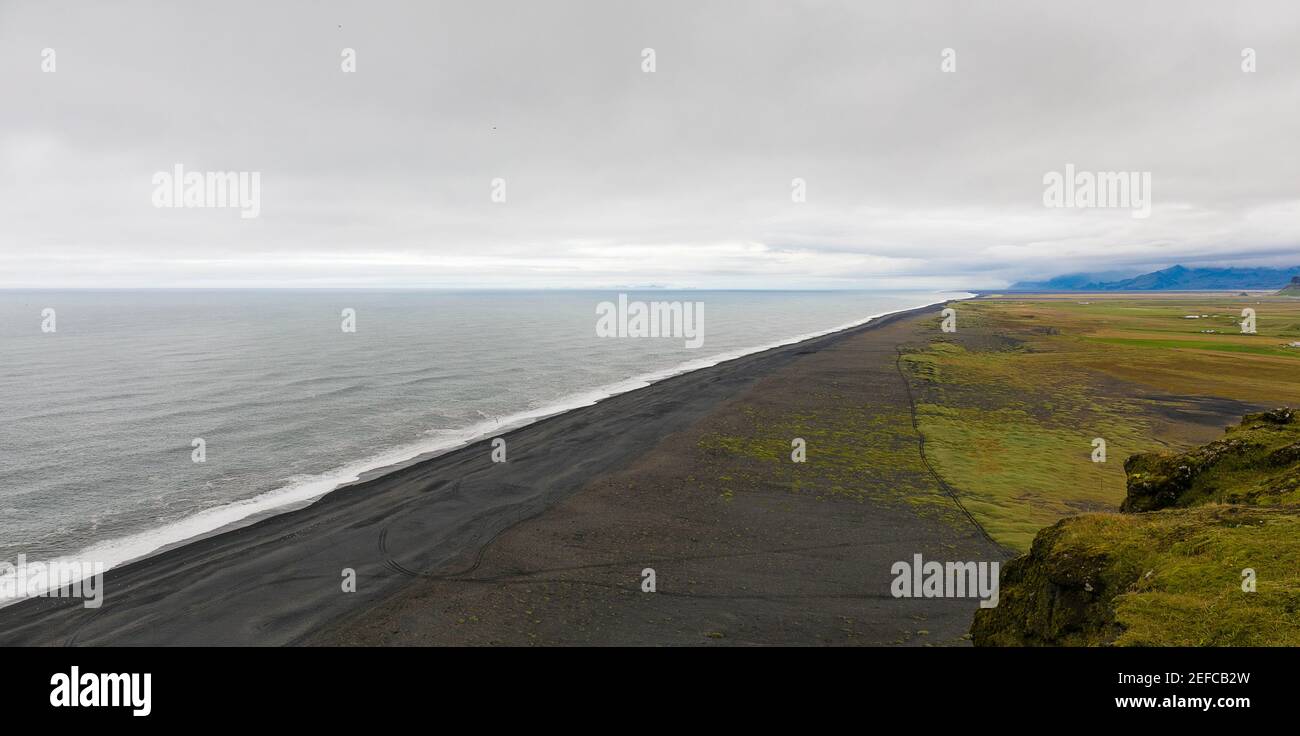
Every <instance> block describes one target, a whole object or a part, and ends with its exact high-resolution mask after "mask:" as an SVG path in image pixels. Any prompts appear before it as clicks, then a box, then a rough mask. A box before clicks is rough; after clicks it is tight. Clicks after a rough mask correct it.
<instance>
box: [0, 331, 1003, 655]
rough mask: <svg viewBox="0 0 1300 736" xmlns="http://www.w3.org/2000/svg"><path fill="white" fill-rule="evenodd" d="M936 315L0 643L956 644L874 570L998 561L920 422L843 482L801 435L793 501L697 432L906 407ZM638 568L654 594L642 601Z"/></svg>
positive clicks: (297, 531) (579, 425)
mask: <svg viewBox="0 0 1300 736" xmlns="http://www.w3.org/2000/svg"><path fill="white" fill-rule="evenodd" d="M937 309H938V307H928V308H924V309H921V310H914V311H912V312H908V313H901V314H897V315H892V316H889V317H885V318H881V319H878V320H875V321H873V322H871V323H869V324H867V325H863V326H860V327H856V328H852V329H849V330H845V331H842V332H839V333H835V334H832V335H827V336H823V337H819V338H814V339H812V340H808V341H805V342H802V343H798V344H795V345H789V346H785V347H781V348H776V349H773V350H769V351H765V352H763V353H757V354H754V355H750V356H746V357H743V358H739V359H736V360H732V361H729V362H726V363H723V364H720V365H718V366H714V367H711V368H707V369H703V370H699V371H695V372H692V373H689V374H685V375H682V376H677V377H674V378H671V379H668V380H664V381H662V382H659V383H657V384H654V385H652V386H650V387H647V388H644V389H640V390H637V391H633V392H629V393H626V394H622V395H620V396H615V397H612V398H609V399H607V400H604V401H601V402H600V403H598V404H596V405H594V406H590V407H585V408H581V409H577V410H574V411H570V412H566V413H564V414H561V415H558V416H555V417H552V418H549V419H546V420H544V421H541V422H538V423H536V424H533V425H531V426H528V427H524V428H521V429H518V430H516V431H513V432H510V433H509V434H507V435H505V437H506V440H507V443H508V453H509V455H508V457H509V461H508V462H506V463H493V462H491V459H490V452H491V447H490V446H489V444H488V442H486V441H485V442H480V443H476V444H474V445H471V446H468V447H465V448H462V449H459V450H457V451H454V452H451V453H448V454H446V455H443V456H440V457H437V458H433V459H430V460H427V461H424V462H421V463H417V464H414V465H411V466H409V467H405V468H402V469H400V470H395V471H394V472H391V473H389V474H386V475H383V476H381V477H378V478H374V479H370V480H366V481H362V482H358V483H355V484H352V485H350V486H347V487H345V488H342V489H340V490H337V491H335V492H333V493H330V494H328V495H327V496H325V497H323V498H322V499H320V500H319V501H317V502H316V503H314V504H312V505H311V506H308V507H306V508H303V509H300V510H297V511H292V512H288V513H285V514H281V515H278V516H274V517H271V518H268V519H265V520H263V521H260V522H258V523H256V524H253V525H250V526H247V527H244V528H240V529H236V530H233V531H229V532H225V533H222V534H219V535H216V536H213V537H209V538H206V539H202V540H199V541H196V542H193V543H190V544H187V545H184V546H181V547H178V548H176V549H173V550H170V551H167V552H164V553H161V554H158V555H156V556H153V557H150V558H147V559H145V560H141V561H138V562H135V563H132V564H129V565H126V566H123V567H121V568H119V569H116V570H112V571H110V572H109V573H108V574H107V575H106V580H105V591H106V595H105V601H104V604H103V606H102V607H101V608H99V609H92V610H88V609H84V608H83V607H82V606H81V602H80V601H79V600H70V599H49V598H40V599H33V600H28V601H24V602H22V603H19V604H16V605H13V606H9V607H7V608H4V609H0V644H5V645H182V644H184V645H213V644H216V645H284V644H303V643H312V644H340V643H342V644H351V643H359V644H490V643H491V644H534V643H555V644H701V643H719V644H759V643H777V644H823V643H861V644H891V643H899V644H909V643H910V644H930V643H933V644H954V643H963V642H964V636H965V633H966V631H967V629H968V627H969V624H970V620H971V615H972V612H973V611H974V609H975V607H976V605H977V603H976V601H974V600H955V601H954V600H925V599H915V600H900V599H895V598H893V597H891V596H890V594H889V583H890V581H891V579H892V576H891V574H890V567H891V565H892V564H893V563H894V562H896V561H900V560H910V559H912V556H913V555H914V554H916V553H920V554H922V555H924V556H925V557H926V558H927V559H939V560H997V559H1004V558H1005V557H1006V556H1007V555H1006V553H1005V551H1004V550H1002V549H1001V548H999V547H997V546H996V545H993V544H992V543H991V542H989V541H988V540H987V539H986V538H985V537H984V536H983V534H982V533H981V530H980V529H978V528H977V527H975V526H974V525H972V524H971V523H970V521H969V520H967V519H966V518H965V516H964V515H963V514H962V513H961V510H960V508H959V507H958V505H957V504H956V503H954V502H953V499H952V498H951V496H950V495H949V494H948V489H945V488H943V487H941V485H940V484H939V483H937V482H936V481H935V479H934V478H933V477H932V476H930V475H929V474H928V472H927V471H926V469H925V468H924V466H923V464H921V463H920V461H919V460H920V458H919V453H918V452H917V445H916V437H915V436H914V435H913V436H899V437H894V438H890V439H889V442H890V443H891V444H892V446H894V447H896V448H898V451H899V452H903V453H910V455H909V456H910V457H913V458H914V459H915V461H916V462H914V463H908V464H904V465H902V466H896V467H890V468H888V469H887V470H882V471H881V472H880V473H878V474H872V473H871V472H870V470H869V469H868V471H867V472H865V473H863V474H862V476H861V477H860V478H858V479H856V480H855V485H859V486H860V487H855V488H851V489H849V491H848V492H846V491H845V489H844V488H843V487H841V486H842V484H841V486H836V487H830V486H827V487H819V486H818V485H817V484H818V482H819V481H818V474H817V470H816V469H817V452H818V447H817V445H816V444H815V443H814V444H812V445H810V447H809V451H808V454H809V462H808V464H807V467H808V469H809V473H808V479H809V484H810V485H809V486H808V487H806V488H805V489H803V490H801V491H800V492H798V493H790V492H787V491H783V490H780V489H777V488H774V487H768V486H767V485H765V482H764V481H763V479H762V478H761V477H757V476H752V477H751V478H750V479H749V480H747V481H745V482H744V483H743V484H741V485H743V486H744V487H743V488H737V489H733V488H731V485H734V484H733V483H731V481H729V480H725V479H728V478H731V477H732V476H730V475H728V474H727V472H729V471H727V472H716V471H718V463H720V462H722V463H733V464H737V469H738V470H741V471H743V470H744V468H743V467H742V466H743V465H744V464H745V462H746V460H745V459H744V458H725V457H720V456H719V455H718V453H717V452H716V451H714V450H712V449H710V448H709V446H708V443H707V442H703V440H704V438H707V437H708V436H712V435H714V434H717V432H718V430H719V429H726V430H727V431H728V432H731V433H732V434H735V433H736V432H744V431H747V428H748V429H753V425H754V420H753V411H755V407H757V410H761V411H766V410H770V411H781V412H789V411H798V412H804V413H816V412H818V411H821V410H825V409H834V408H838V407H844V406H849V405H852V406H859V407H863V408H864V409H865V411H867V412H868V414H869V413H870V412H873V411H887V412H905V411H908V408H909V401H910V399H909V396H908V393H907V390H906V385H905V384H904V382H903V380H902V378H901V377H900V375H899V373H898V372H897V370H896V366H895V361H896V356H897V352H896V349H897V346H898V345H900V344H902V343H905V342H907V341H909V340H913V339H915V337H916V335H917V331H918V330H919V329H931V328H932V327H933V326H932V325H929V324H928V323H924V324H925V327H924V328H922V327H921V326H922V324H923V322H922V319H923V317H924V318H927V319H928V317H929V316H931V315H933V314H934V313H935V312H936V311H937ZM702 442H703V444H702ZM787 448H788V445H787ZM909 448H910V449H909ZM870 449H871V448H869V447H864V452H867V451H870ZM786 452H787V453H788V449H787V450H786ZM723 470H724V471H726V469H725V468H724V469H723ZM750 470H752V468H750ZM720 478H721V479H724V480H719V479H720ZM857 481H860V484H859V483H857ZM720 483H723V484H724V485H727V486H728V487H727V488H721V487H719V484H720ZM904 489H905V490H904ZM918 500H919V501H920V502H918ZM647 567H651V568H654V569H655V570H656V576H657V592H655V593H643V592H642V591H641V580H642V578H641V571H642V570H643V569H644V568H647ZM348 568H350V569H352V570H355V572H356V579H357V591H356V592H355V593H345V592H343V590H342V586H341V584H342V581H343V571H344V570H345V569H348Z"/></svg>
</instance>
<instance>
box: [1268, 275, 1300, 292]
mask: <svg viewBox="0 0 1300 736" xmlns="http://www.w3.org/2000/svg"><path fill="white" fill-rule="evenodd" d="M1274 296H1300V276H1292V277H1291V283H1289V284H1287V285H1286V286H1284V287H1282V290H1281V291H1279V292H1278V293H1277V294H1274Z"/></svg>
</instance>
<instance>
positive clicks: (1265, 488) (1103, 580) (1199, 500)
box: [971, 409, 1300, 646]
mask: <svg viewBox="0 0 1300 736" xmlns="http://www.w3.org/2000/svg"><path fill="white" fill-rule="evenodd" d="M1124 467H1125V471H1126V472H1127V475H1128V495H1127V498H1126V499H1125V501H1124V505H1123V511H1124V513H1119V514H1087V515H1084V516H1077V517H1073V518H1070V519H1065V520H1063V521H1061V522H1058V523H1056V524H1054V525H1052V526H1050V527H1048V528H1046V529H1044V530H1042V531H1041V532H1039V534H1038V536H1037V537H1036V538H1035V540H1034V543H1033V547H1032V549H1031V550H1030V552H1029V554H1027V555H1024V556H1021V557H1019V558H1017V559H1015V560H1013V561H1011V562H1010V563H1008V564H1007V565H1006V566H1005V567H1004V568H1003V573H1002V580H1001V601H1000V603H999V605H998V607H997V608H994V609H987V610H981V611H979V612H978V613H977V614H976V616H975V622H974V624H973V626H972V628H971V633H972V637H973V639H974V641H975V643H976V644H977V645H986V646H990V645H991V646H999V645H1002V646H1034V645H1085V646H1086V645H1112V644H1115V645H1139V646H1141V645H1147V646H1150V645H1172V646H1242V645H1300V490H1298V489H1300V420H1297V418H1296V416H1295V414H1294V413H1293V412H1292V411H1291V410H1290V409H1279V410H1276V411H1271V412H1265V413H1263V414H1253V415H1248V416H1247V417H1245V419H1244V420H1243V421H1242V423H1241V425H1239V426H1237V427H1232V428H1229V430H1228V432H1227V435H1226V436H1225V437H1224V439H1222V440H1219V441H1216V442H1212V443H1210V444H1208V445H1205V446H1203V447H1199V448H1196V449H1194V450H1191V451H1189V452H1186V453H1180V454H1144V455H1135V456H1133V457H1131V458H1129V460H1128V461H1127V462H1126V463H1125V465H1124ZM1252 583H1253V584H1252Z"/></svg>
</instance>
